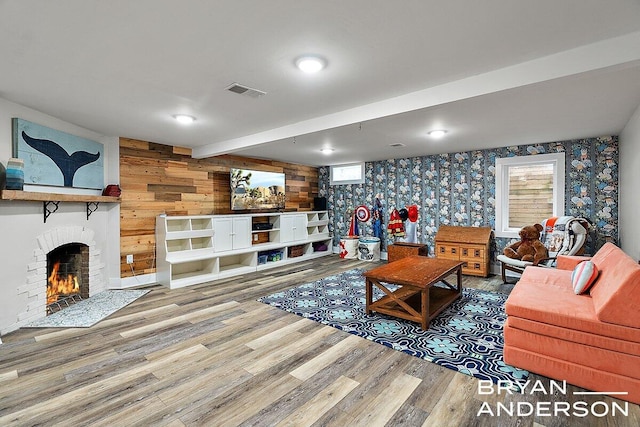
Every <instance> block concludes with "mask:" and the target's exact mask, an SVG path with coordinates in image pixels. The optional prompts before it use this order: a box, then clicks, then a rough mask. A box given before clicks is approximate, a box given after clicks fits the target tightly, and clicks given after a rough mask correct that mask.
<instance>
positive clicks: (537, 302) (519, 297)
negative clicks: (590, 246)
mask: <svg viewBox="0 0 640 427" xmlns="http://www.w3.org/2000/svg"><path fill="white" fill-rule="evenodd" d="M505 310H506V313H507V315H508V316H515V317H521V318H523V319H529V320H533V321H536V322H541V323H547V324H551V325H556V326H559V327H561V328H569V329H574V330H576V331H584V332H588V333H593V334H598V335H603V336H607V337H611V338H617V339H622V340H627V341H633V342H639V343H640V329H634V328H629V327H626V326H620V325H615V324H611V323H604V322H602V321H601V320H600V319H599V318H598V316H597V315H596V312H595V308H594V305H593V300H592V298H591V295H589V294H583V295H576V294H575V293H574V292H573V288H572V287H571V271H567V270H556V269H553V268H542V267H527V268H526V269H525V271H524V273H523V274H522V277H521V278H520V280H519V281H518V283H517V284H516V285H515V287H514V288H513V290H512V291H511V294H510V295H509V298H507V302H506V304H505Z"/></svg>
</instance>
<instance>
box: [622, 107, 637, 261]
mask: <svg viewBox="0 0 640 427" xmlns="http://www.w3.org/2000/svg"><path fill="white" fill-rule="evenodd" d="M639 187H640V105H638V108H637V109H636V111H635V113H633V115H632V116H631V119H629V122H627V125H626V126H625V128H624V129H623V131H622V133H621V134H620V212H619V221H620V247H621V248H622V250H624V251H625V252H626V253H627V254H629V255H630V256H631V257H632V258H633V259H635V260H640V221H638V212H640V197H639V196H638V188H639Z"/></svg>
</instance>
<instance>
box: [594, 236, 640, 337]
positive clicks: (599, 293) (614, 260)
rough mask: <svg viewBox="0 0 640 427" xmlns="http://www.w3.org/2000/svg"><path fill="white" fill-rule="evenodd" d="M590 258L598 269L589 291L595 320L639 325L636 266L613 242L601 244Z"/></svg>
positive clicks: (639, 275) (639, 274)
mask: <svg viewBox="0 0 640 427" xmlns="http://www.w3.org/2000/svg"><path fill="white" fill-rule="evenodd" d="M592 261H593V263H594V264H595V265H596V266H597V267H598V270H600V276H599V277H598V279H597V280H596V283H595V284H594V285H593V287H592V288H591V292H590V294H591V297H592V299H593V306H594V308H595V312H596V315H597V316H598V319H600V320H601V321H603V322H608V323H615V324H617V325H624V326H630V327H633V328H640V315H638V313H640V265H638V264H637V263H636V262H635V261H634V260H633V259H632V258H631V257H630V256H629V255H627V254H625V253H624V252H623V251H622V249H620V248H618V247H617V246H616V245H614V244H613V243H605V244H604V246H602V248H600V250H599V251H598V252H596V254H595V255H594V256H593V258H592Z"/></svg>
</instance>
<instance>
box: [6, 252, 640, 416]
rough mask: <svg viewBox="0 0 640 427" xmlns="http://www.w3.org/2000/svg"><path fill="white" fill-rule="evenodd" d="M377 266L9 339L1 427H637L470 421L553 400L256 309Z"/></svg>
mask: <svg viewBox="0 0 640 427" xmlns="http://www.w3.org/2000/svg"><path fill="white" fill-rule="evenodd" d="M376 265H377V264H372V263H366V262H359V261H351V260H342V259H340V258H339V257H337V256H330V257H325V258H321V259H319V260H315V261H309V262H303V263H299V264H292V265H290V266H287V267H285V268H282V269H274V270H266V271H264V272H260V273H255V274H251V275H246V276H243V277H241V278H231V279H227V280H224V281H219V282H214V283H207V284H202V285H198V286H192V287H189V288H185V289H178V290H168V289H165V288H163V287H159V286H155V287H151V292H149V293H148V294H147V295H145V296H144V297H142V298H140V299H139V300H137V301H135V302H134V303H132V304H131V305H129V306H128V307H126V308H124V309H122V310H120V311H119V312H117V313H115V314H114V315H112V316H111V317H110V318H108V319H106V320H104V321H102V322H100V323H98V324H97V325H95V326H93V327H91V328H86V329H21V330H19V331H16V332H13V333H11V334H7V335H6V336H3V337H2V340H3V344H2V345H0V425H1V426H8V425H19V426H32V425H43V426H44V425H46V426H49V425H63V426H133V425H141V426H148V425H149V426H172V427H178V426H238V425H242V426H359V425H366V426H496V425H500V426H532V427H533V426H535V427H540V426H545V427H552V426H600V425H602V426H605V425H606V426H635V425H640V408H639V407H638V405H633V404H629V412H630V413H629V415H628V416H627V417H622V416H619V415H618V416H615V417H614V416H611V415H609V416H607V417H601V418H593V417H592V418H580V417H565V416H556V417H534V416H528V417H508V416H502V417H500V418H497V417H491V416H489V415H486V414H481V415H480V416H478V411H479V410H480V408H481V407H482V404H483V402H489V403H490V404H491V407H493V408H495V404H496V403H497V402H503V403H508V402H513V401H515V402H518V401H526V402H530V403H532V404H535V403H536V402H537V401H538V400H541V401H551V402H553V401H564V396H546V395H542V394H535V395H506V394H502V395H500V396H498V395H488V396H487V395H480V394H479V393H478V390H477V388H478V381H477V380H476V379H474V378H472V377H469V376H466V375H463V374H459V373H456V372H454V371H452V370H449V369H446V368H443V367H440V366H437V365H435V364H433V363H429V362H426V361H423V360H420V359H418V358H415V357H412V356H409V355H406V354H403V353H401V352H398V351H394V350H392V349H389V348H387V347H384V346H381V345H379V344H376V343H373V342H370V341H368V340H365V339H362V338H359V337H356V336H354V335H350V334H348V333H345V332H342V331H339V330H337V329H334V328H331V327H328V326H323V325H321V324H319V323H316V322H313V321H311V320H308V319H303V318H300V317H298V316H295V315H293V314H289V313H286V312H284V311H281V310H278V309H276V308H273V307H270V306H267V305H265V304H261V303H259V302H257V301H256V299H257V298H259V297H261V296H264V295H268V294H270V293H273V292H276V291H279V290H283V289H287V288H290V287H293V286H296V285H298V284H301V283H304V282H308V281H313V280H316V279H318V278H321V277H325V276H327V275H329V274H334V273H336V272H339V271H344V270H348V269H351V268H355V267H363V268H366V269H368V268H371V267H374V266H376ZM464 286H466V287H476V288H482V289H486V290H492V291H501V292H508V291H509V289H508V288H504V285H501V284H500V281H499V279H497V278H490V279H480V278H471V277H465V278H464ZM532 379H533V380H540V381H542V382H543V383H548V380H547V379H545V378H544V377H539V376H536V375H533V376H532ZM571 390H574V388H572V389H571ZM598 400H604V401H606V402H609V403H611V402H618V403H622V402H621V401H618V400H616V399H611V398H608V397H605V398H600V397H599V398H598Z"/></svg>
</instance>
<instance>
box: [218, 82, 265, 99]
mask: <svg viewBox="0 0 640 427" xmlns="http://www.w3.org/2000/svg"><path fill="white" fill-rule="evenodd" d="M227 90H228V91H229V92H233V93H237V94H239V95H246V96H250V97H251V98H259V97H261V96H262V95H266V94H267V92H263V91H261V90H258V89H253V88H250V87H248V86H243V85H241V84H238V83H233V84H232V85H231V86H229V87H227Z"/></svg>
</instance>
